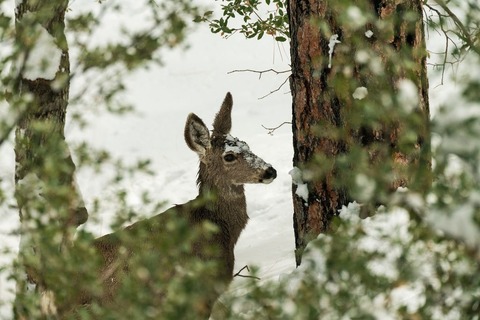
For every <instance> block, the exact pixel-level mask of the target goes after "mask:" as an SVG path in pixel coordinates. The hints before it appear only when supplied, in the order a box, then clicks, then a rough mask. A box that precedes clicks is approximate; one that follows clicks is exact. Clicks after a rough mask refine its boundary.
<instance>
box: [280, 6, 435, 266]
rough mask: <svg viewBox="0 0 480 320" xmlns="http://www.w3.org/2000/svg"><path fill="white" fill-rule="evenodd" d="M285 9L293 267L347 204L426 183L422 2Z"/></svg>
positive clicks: (375, 200) (382, 199) (373, 201)
mask: <svg viewBox="0 0 480 320" xmlns="http://www.w3.org/2000/svg"><path fill="white" fill-rule="evenodd" d="M288 13H289V24H290V36H291V59H292V63H291V65H292V77H291V83H290V84H291V91H292V96H293V126H292V127H293V145H294V158H293V163H294V166H295V167H298V168H299V169H300V170H297V174H296V177H294V184H293V186H292V192H293V202H294V229H295V245H296V260H297V265H299V264H300V263H301V255H302V252H303V250H304V248H305V246H306V245H307V243H308V242H309V241H310V240H312V239H313V238H315V237H316V236H317V235H318V234H319V233H323V232H327V231H328V229H329V223H330V221H331V220H332V218H333V217H334V216H335V215H337V214H338V211H339V209H341V207H342V206H343V205H346V204H347V203H348V202H350V201H353V200H356V201H359V202H361V203H364V204H365V208H373V206H374V205H378V204H380V203H386V201H387V199H388V195H389V194H390V193H391V192H393V191H394V190H395V189H396V188H397V187H399V186H408V187H409V189H411V190H414V191H417V192H421V193H423V192H425V191H426V190H427V189H428V187H429V184H430V147H429V125H428V121H429V108H428V96H427V94H428V93H427V90H428V82H427V76H426V48H425V40H424V30H423V21H422V1H421V0H404V1H391V0H363V1H337V0H331V1H307V0H300V1H297V0H289V1H288ZM412 88H413V90H412ZM412 91H413V92H412ZM305 186H306V187H307V188H308V195H307V194H306V192H304V191H302V189H303V190H304V188H305Z"/></svg>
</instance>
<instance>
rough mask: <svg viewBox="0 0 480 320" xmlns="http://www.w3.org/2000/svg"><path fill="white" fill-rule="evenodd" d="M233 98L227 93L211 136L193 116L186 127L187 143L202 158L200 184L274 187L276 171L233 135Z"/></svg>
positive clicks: (191, 115)
mask: <svg viewBox="0 0 480 320" xmlns="http://www.w3.org/2000/svg"><path fill="white" fill-rule="evenodd" d="M232 105H233V100H232V95H231V94H230V93H227V95H226V96H225V100H224V101H223V103H222V106H221V107H220V111H219V112H218V113H217V115H216V117H215V120H214V122H213V132H212V135H211V136H210V133H209V130H208V128H207V126H205V124H204V123H203V121H202V120H201V119H200V118H199V117H198V116H196V115H195V114H193V113H191V114H189V115H188V118H187V123H186V125H185V141H186V143H187V145H188V146H189V147H190V149H192V150H193V151H195V152H196V153H197V154H198V156H199V158H200V171H199V174H198V184H199V185H200V188H202V185H205V184H208V185H210V186H213V187H216V188H217V189H220V188H231V187H232V186H240V185H243V184H245V183H270V182H272V181H273V180H274V179H275V178H276V177H277V172H276V171H275V169H274V168H273V167H272V166H271V165H270V164H268V163H266V162H265V161H263V160H262V159H261V158H260V157H258V156H257V155H255V154H254V153H253V152H251V151H250V148H249V147H248V144H247V143H245V142H244V141H241V140H239V139H237V138H234V137H232V136H231V135H230V129H231V127H232V119H231V112H232Z"/></svg>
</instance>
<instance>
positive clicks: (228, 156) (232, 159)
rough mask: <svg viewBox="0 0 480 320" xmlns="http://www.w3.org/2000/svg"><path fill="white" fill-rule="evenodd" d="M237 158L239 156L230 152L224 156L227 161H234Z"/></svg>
mask: <svg viewBox="0 0 480 320" xmlns="http://www.w3.org/2000/svg"><path fill="white" fill-rule="evenodd" d="M236 159H237V157H236V156H235V155H234V154H233V153H229V154H226V155H224V156H223V160H225V161H226V162H233V161H235V160H236Z"/></svg>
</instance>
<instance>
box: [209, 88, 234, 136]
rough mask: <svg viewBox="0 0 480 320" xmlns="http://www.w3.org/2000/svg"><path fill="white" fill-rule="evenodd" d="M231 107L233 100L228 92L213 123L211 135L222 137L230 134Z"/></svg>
mask: <svg viewBox="0 0 480 320" xmlns="http://www.w3.org/2000/svg"><path fill="white" fill-rule="evenodd" d="M232 106H233V99H232V95H231V94H230V92H227V95H226V96H225V99H224V100H223V103H222V106H221V107H220V111H218V113H217V115H216V116H215V120H214V121H213V135H214V136H222V135H225V134H227V133H229V132H230V129H231V128H232V117H231V114H232Z"/></svg>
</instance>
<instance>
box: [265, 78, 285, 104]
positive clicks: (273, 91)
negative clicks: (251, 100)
mask: <svg viewBox="0 0 480 320" xmlns="http://www.w3.org/2000/svg"><path fill="white" fill-rule="evenodd" d="M288 79H290V76H288V77H287V78H286V79H285V81H283V82H282V84H281V85H280V86H279V87H278V88H277V89H275V90H272V91H270V92H269V93H267V94H266V95H264V96H262V97H260V98H258V100H262V99H263V98H266V97H268V96H269V95H271V94H272V93H275V92H277V91H279V90H280V89H282V87H283V86H284V85H285V83H287V81H288Z"/></svg>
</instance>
